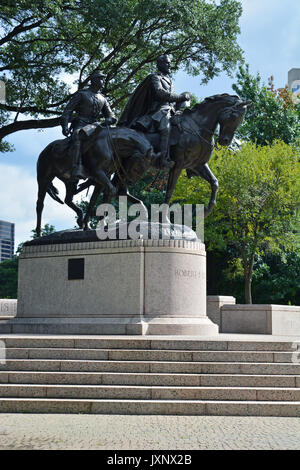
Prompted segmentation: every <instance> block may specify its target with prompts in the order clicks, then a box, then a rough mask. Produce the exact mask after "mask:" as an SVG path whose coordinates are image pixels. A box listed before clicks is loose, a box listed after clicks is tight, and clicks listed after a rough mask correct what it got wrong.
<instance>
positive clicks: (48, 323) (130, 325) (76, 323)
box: [0, 317, 218, 336]
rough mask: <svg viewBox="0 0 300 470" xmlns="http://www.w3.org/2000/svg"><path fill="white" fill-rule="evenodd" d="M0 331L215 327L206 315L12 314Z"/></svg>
mask: <svg viewBox="0 0 300 470" xmlns="http://www.w3.org/2000/svg"><path fill="white" fill-rule="evenodd" d="M0 333H1V334H5V333H11V334H19V333H22V334H45V335H53V334H61V335H173V336H174V335H175V336H176V335H188V336H191V335H200V336H206V335H208V336H213V335H216V334H218V327H217V325H214V324H213V323H212V322H211V321H210V320H209V319H208V318H200V319H194V318H193V319H192V318H159V317H156V318H152V319H147V320H141V319H140V318H83V319H81V318H68V319H62V318H14V319H12V320H9V321H2V322H1V323H0Z"/></svg>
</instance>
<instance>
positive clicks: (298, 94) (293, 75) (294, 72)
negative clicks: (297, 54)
mask: <svg viewBox="0 0 300 470" xmlns="http://www.w3.org/2000/svg"><path fill="white" fill-rule="evenodd" d="M288 86H289V90H290V91H291V92H292V93H293V98H294V101H295V102H299V100H300V69H291V70H289V72H288Z"/></svg>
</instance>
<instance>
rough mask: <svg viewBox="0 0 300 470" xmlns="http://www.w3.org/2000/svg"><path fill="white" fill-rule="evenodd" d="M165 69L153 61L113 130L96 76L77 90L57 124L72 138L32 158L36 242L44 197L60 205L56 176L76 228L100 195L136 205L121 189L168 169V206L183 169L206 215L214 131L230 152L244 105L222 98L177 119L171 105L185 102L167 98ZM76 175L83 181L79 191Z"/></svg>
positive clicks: (214, 184)
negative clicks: (202, 187) (197, 186)
mask: <svg viewBox="0 0 300 470" xmlns="http://www.w3.org/2000/svg"><path fill="white" fill-rule="evenodd" d="M170 64H171V62H170V59H169V57H168V56H167V55H164V56H160V57H159V58H158V60H157V65H158V73H157V74H151V75H149V76H148V77H147V78H146V79H145V80H144V82H143V83H142V84H141V85H140V86H139V87H138V88H137V89H136V91H135V92H134V93H133V95H132V97H131V98H130V100H129V102H128V103H127V105H126V107H125V109H124V111H123V113H122V115H121V118H120V121H119V125H118V126H117V127H110V125H111V124H113V123H114V122H115V117H114V114H113V112H112V111H111V109H110V107H109V105H108V103H107V101H106V99H105V98H104V97H103V96H102V95H97V91H99V89H100V88H101V86H102V83H103V75H102V74H101V73H100V72H99V71H95V74H93V75H92V76H91V87H90V88H89V89H88V90H82V91H78V92H77V93H76V94H75V95H74V96H73V97H72V98H71V100H70V102H69V103H68V105H67V107H66V109H65V111H64V113H63V116H62V120H61V123H62V127H63V133H64V135H66V136H69V133H70V132H72V134H71V137H67V138H66V139H63V140H56V141H54V142H52V143H50V144H49V145H48V146H47V147H46V148H45V149H44V150H43V151H42V152H41V154H40V156H39V158H38V163H37V179H38V187H39V189H38V200H37V227H36V232H37V235H38V236H39V235H40V233H41V216H42V210H43V205H44V198H45V195H46V193H48V194H49V195H50V196H51V197H52V198H53V199H55V200H56V201H57V202H60V203H62V204H63V202H62V201H61V200H60V198H59V196H58V192H57V190H56V188H55V187H54V186H53V184H52V181H53V179H54V178H55V177H58V178H59V179H60V180H61V181H63V182H64V183H65V185H66V197H65V203H66V204H67V205H68V206H69V207H71V208H72V209H73V210H74V211H75V212H76V214H77V222H78V225H79V227H80V228H84V229H87V228H88V222H89V218H90V216H91V214H92V209H93V205H94V204H95V203H96V201H97V198H98V196H99V195H100V194H101V193H102V194H103V202H108V201H110V200H111V199H112V198H113V197H115V196H118V195H123V194H127V195H128V197H129V200H130V201H131V202H142V201H139V200H138V199H136V198H134V197H133V196H132V195H131V194H130V193H129V191H128V186H133V185H134V184H135V183H136V182H137V181H138V179H139V178H142V176H143V174H144V173H145V171H147V170H148V169H149V168H162V169H168V170H169V177H168V184H167V191H166V197H165V202H166V203H167V204H169V202H170V200H171V197H172V195H173V192H174V189H175V186H176V182H177V179H178V177H179V175H180V173H181V171H182V170H183V169H186V171H187V176H188V177H194V176H200V177H201V178H203V179H205V180H206V181H208V182H209V184H210V186H211V196H210V201H209V204H208V206H207V207H206V208H205V216H207V215H208V214H209V213H210V212H211V211H212V209H213V207H214V206H215V204H216V194H217V190H218V181H217V178H216V177H215V176H214V175H213V173H212V172H211V170H210V168H209V166H208V161H209V159H210V157H211V155H212V152H213V149H214V134H215V131H216V129H217V126H218V125H219V136H218V143H219V144H220V145H226V146H227V145H229V144H230V143H231V141H232V139H233V136H234V132H235V131H236V129H237V127H238V126H239V125H240V123H241V122H242V120H243V118H244V116H245V113H246V110H247V107H248V106H249V104H250V103H249V102H242V101H241V100H240V99H239V97H238V96H235V95H228V94H226V93H225V94H221V95H214V96H211V97H208V98H206V99H205V100H204V101H203V102H202V103H200V104H196V105H195V106H194V107H193V108H192V109H188V108H187V109H185V110H184V111H183V112H178V111H177V112H176V108H175V107H174V103H175V104H177V106H178V104H181V103H183V102H185V101H188V100H189V98H190V96H189V94H188V93H183V94H181V95H177V94H175V93H174V92H173V85H172V82H171V80H170V77H169V71H170ZM75 96H76V98H75ZM73 111H75V112H76V115H75V116H74V117H72V116H71V114H72V112H73ZM103 117H104V118H105V121H104V124H100V123H99V119H101V118H103ZM69 120H70V121H71V128H70V129H69V128H68V121H69ZM125 124H126V126H125ZM70 153H71V157H70ZM81 159H82V160H81ZM113 175H114V176H113ZM81 176H83V177H84V178H87V181H85V182H84V183H83V184H81V185H80V186H79V188H78V187H77V184H78V181H79V179H81ZM90 185H93V186H94V192H93V195H92V197H91V200H90V203H89V207H88V210H87V212H86V214H85V217H84V218H83V213H82V210H81V209H80V208H79V207H78V206H76V205H75V204H74V203H73V196H74V195H75V194H77V193H78V192H79V191H80V190H82V189H84V188H86V187H88V186H90Z"/></svg>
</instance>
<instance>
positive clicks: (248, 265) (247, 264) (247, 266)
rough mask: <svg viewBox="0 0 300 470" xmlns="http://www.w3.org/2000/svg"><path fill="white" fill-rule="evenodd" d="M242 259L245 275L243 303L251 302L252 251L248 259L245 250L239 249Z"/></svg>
mask: <svg viewBox="0 0 300 470" xmlns="http://www.w3.org/2000/svg"><path fill="white" fill-rule="evenodd" d="M241 253H242V261H243V267H244V276H245V303H246V304H252V292H251V286H252V275H253V265H254V253H251V255H250V259H249V260H247V255H246V251H244V250H241Z"/></svg>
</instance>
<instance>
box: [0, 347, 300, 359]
mask: <svg viewBox="0 0 300 470" xmlns="http://www.w3.org/2000/svg"><path fill="white" fill-rule="evenodd" d="M294 354H295V353H293V352H273V351H263V352H261V351H259V352H257V351H250V352H249V351H178V350H144V349H140V350H136V349H121V350H120V349H83V348H37V347H36V348H27V347H26V348H25V347H22V348H12V347H10V348H7V349H6V358H7V359H64V360H66V359H73V360H75V359H78V360H85V359H95V360H116V361H118V360H122V361H176V362H178V361H182V362H193V361H194V362H207V361H209V362H214V361H216V362H292V360H293V359H294Z"/></svg>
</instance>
